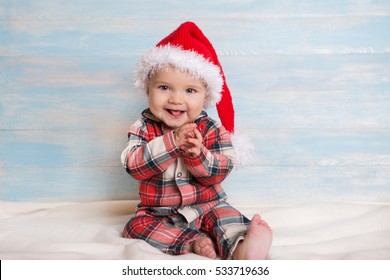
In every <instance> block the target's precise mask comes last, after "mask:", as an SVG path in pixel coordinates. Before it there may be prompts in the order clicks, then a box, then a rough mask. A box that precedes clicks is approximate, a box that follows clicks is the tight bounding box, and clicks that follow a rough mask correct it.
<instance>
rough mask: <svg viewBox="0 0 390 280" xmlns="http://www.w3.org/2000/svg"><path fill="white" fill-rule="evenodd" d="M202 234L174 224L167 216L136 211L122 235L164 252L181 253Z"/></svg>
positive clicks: (186, 250)
mask: <svg viewBox="0 0 390 280" xmlns="http://www.w3.org/2000/svg"><path fill="white" fill-rule="evenodd" d="M202 236H204V235H203V234H202V233H200V232H199V231H198V230H196V229H191V228H188V227H184V226H183V227H180V226H175V225H174V223H173V222H172V220H171V219H170V218H169V217H155V216H153V215H150V214H147V213H138V214H137V215H136V216H135V217H133V218H132V219H130V221H129V222H128V223H127V225H126V226H125V228H124V231H123V237H125V238H133V239H142V240H145V241H146V242H148V243H149V244H150V245H152V246H154V247H156V248H158V249H160V250H161V251H162V252H164V253H169V254H173V255H181V254H186V253H188V246H187V245H188V244H189V243H190V242H192V241H193V240H195V239H197V238H199V237H202Z"/></svg>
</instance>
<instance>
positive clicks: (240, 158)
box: [230, 130, 255, 167]
mask: <svg viewBox="0 0 390 280" xmlns="http://www.w3.org/2000/svg"><path fill="white" fill-rule="evenodd" d="M230 137H231V139H232V143H233V147H234V151H235V153H236V161H235V163H236V166H237V167H244V166H247V165H248V164H249V163H250V161H251V159H252V158H253V155H254V154H255V146H254V145H253V144H252V142H251V140H250V138H249V136H248V135H247V134H246V133H245V132H242V131H239V132H237V130H235V133H234V134H233V135H231V136H230Z"/></svg>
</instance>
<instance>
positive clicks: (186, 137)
mask: <svg viewBox="0 0 390 280" xmlns="http://www.w3.org/2000/svg"><path fill="white" fill-rule="evenodd" d="M202 141H203V138H202V135H201V134H200V132H199V130H198V129H197V128H196V124H194V123H188V124H185V125H183V126H182V127H180V128H179V129H177V130H176V131H175V142H176V145H177V146H178V147H179V148H180V149H181V150H183V151H184V152H185V153H186V154H189V155H190V156H193V155H199V154H200V148H201V147H202Z"/></svg>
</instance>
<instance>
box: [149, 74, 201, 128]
mask: <svg viewBox="0 0 390 280" xmlns="http://www.w3.org/2000/svg"><path fill="white" fill-rule="evenodd" d="M148 96H149V108H150V110H151V111H152V113H153V115H154V116H155V117H157V118H158V119H159V120H160V121H162V122H163V123H165V124H166V125H167V126H168V127H170V128H172V129H176V128H179V127H181V126H182V125H184V124H186V123H190V122H192V121H194V120H195V119H196V118H197V117H198V116H199V114H200V113H201V112H202V109H203V107H204V103H205V99H206V87H205V85H204V83H203V81H202V80H200V79H197V78H194V77H192V76H191V75H189V74H188V73H187V72H185V71H178V70H175V69H174V68H172V67H167V68H164V69H160V70H157V71H156V72H155V73H154V75H153V76H152V77H151V78H150V80H149V84H148Z"/></svg>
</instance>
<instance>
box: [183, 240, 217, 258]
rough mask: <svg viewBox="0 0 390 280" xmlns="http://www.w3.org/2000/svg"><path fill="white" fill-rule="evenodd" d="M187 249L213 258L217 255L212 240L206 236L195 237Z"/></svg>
mask: <svg viewBox="0 0 390 280" xmlns="http://www.w3.org/2000/svg"><path fill="white" fill-rule="evenodd" d="M189 251H190V252H193V253H195V254H197V255H201V256H203V257H207V258H210V259H215V258H216V257H217V252H216V251H215V246H214V244H213V241H211V239H210V238H208V237H200V238H198V239H195V240H194V241H193V242H192V243H191V244H190V248H189Z"/></svg>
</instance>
